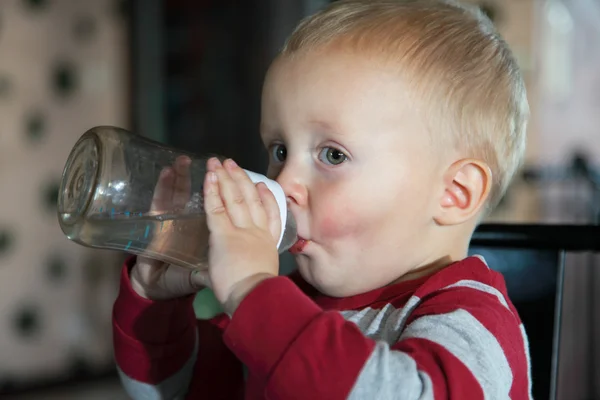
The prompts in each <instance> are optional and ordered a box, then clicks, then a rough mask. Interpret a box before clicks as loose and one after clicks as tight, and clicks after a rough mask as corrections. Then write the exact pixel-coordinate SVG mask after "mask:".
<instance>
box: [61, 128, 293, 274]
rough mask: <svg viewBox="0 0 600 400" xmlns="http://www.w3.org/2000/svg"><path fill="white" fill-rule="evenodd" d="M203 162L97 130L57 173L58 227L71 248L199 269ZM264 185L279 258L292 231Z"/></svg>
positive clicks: (278, 193)
mask: <svg viewBox="0 0 600 400" xmlns="http://www.w3.org/2000/svg"><path fill="white" fill-rule="evenodd" d="M208 158H209V157H208V156H198V155H194V154H190V153H185V152H182V151H179V150H176V149H173V148H170V147H167V146H164V145H162V144H160V143H158V142H155V141H152V140H150V139H147V138H145V137H143V136H140V135H136V134H134V133H132V132H129V131H127V130H124V129H120V128H116V127H111V126H99V127H95V128H92V129H90V130H88V131H87V132H85V133H84V134H83V135H82V136H81V138H80V139H79V140H78V141H77V142H76V143H75V145H74V147H73V149H72V150H71V153H70V155H69V157H68V159H67V162H66V165H65V167H64V170H63V175H62V180H61V185H60V191H59V198H58V220H59V224H60V226H61V229H62V231H63V232H64V234H65V235H66V236H67V237H68V238H69V239H70V240H72V241H74V242H76V243H79V244H81V245H84V246H87V247H93V248H101V249H110V250H120V251H125V252H128V253H132V254H138V255H144V256H148V257H151V258H155V259H158V260H161V261H164V262H168V263H171V264H176V265H179V266H182V267H186V268H191V269H203V268H206V261H207V256H208V236H209V232H208V227H207V225H206V215H205V212H204V206H203V188H202V186H203V183H204V177H205V174H206V172H207V171H206V162H207V160H208ZM246 173H247V174H248V175H249V177H250V178H251V180H252V181H253V182H254V183H257V182H264V183H265V184H266V185H267V187H268V188H269V189H270V190H271V191H272V192H273V194H274V196H275V199H276V200H277V203H278V205H279V211H280V216H281V223H282V229H281V235H280V237H279V241H278V249H279V252H280V253H282V252H284V251H286V250H287V249H289V248H290V247H291V246H292V245H293V244H294V242H295V241H296V238H297V237H296V223H295V221H294V218H293V216H292V214H291V213H290V212H288V209H287V201H286V197H285V195H284V193H283V190H282V188H281V186H279V184H277V182H275V181H273V180H270V179H267V178H266V177H265V176H263V175H260V174H257V173H254V172H251V171H246Z"/></svg>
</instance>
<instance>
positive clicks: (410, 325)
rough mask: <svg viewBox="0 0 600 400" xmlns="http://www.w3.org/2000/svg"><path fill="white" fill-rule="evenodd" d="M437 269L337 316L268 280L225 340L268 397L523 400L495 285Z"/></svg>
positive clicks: (508, 309) (518, 351) (522, 349)
mask: <svg viewBox="0 0 600 400" xmlns="http://www.w3.org/2000/svg"><path fill="white" fill-rule="evenodd" d="M441 276H442V278H441V279H437V281H436V280H433V283H432V284H429V285H426V286H428V288H427V290H423V291H421V296H419V291H417V292H416V293H415V296H413V297H412V298H411V299H410V300H409V301H408V303H406V304H402V305H401V306H400V305H397V307H396V306H395V305H394V302H393V301H391V302H390V303H389V304H386V305H385V306H384V307H383V308H381V309H373V308H369V307H367V308H364V309H361V310H354V311H352V312H342V313H340V312H336V311H325V310H323V309H321V308H320V307H318V306H317V305H316V304H315V303H314V302H313V301H312V300H311V299H309V298H308V297H306V295H304V294H303V293H302V292H301V291H300V290H298V288H297V287H296V286H295V285H294V284H293V283H292V282H291V281H289V280H288V279H287V278H284V277H278V278H273V279H270V280H268V281H265V282H263V283H262V284H261V285H259V286H258V287H257V288H256V289H255V290H254V291H253V292H252V293H250V294H249V295H248V297H247V298H246V299H245V300H244V301H243V302H242V304H241V305H240V307H239V308H238V310H237V311H236V314H235V315H234V318H233V320H232V322H231V324H230V325H229V327H228V328H227V329H226V331H225V342H226V343H227V344H228V346H229V347H230V348H231V349H232V351H233V352H234V353H235V354H236V356H237V357H238V358H239V359H240V360H241V361H242V362H244V363H245V364H246V365H247V366H248V368H250V370H251V371H252V372H253V373H254V374H255V375H256V376H259V377H261V378H262V379H264V381H265V382H266V395H267V397H272V398H327V399H345V398H351V399H364V398H377V399H387V398H389V399H392V398H393V399H433V398H435V399H444V398H460V399H479V398H512V399H529V398H530V377H529V361H528V356H527V353H528V349H527V339H526V336H525V334H524V330H523V327H522V324H521V322H520V320H519V318H518V316H517V314H516V312H515V310H514V307H512V305H511V304H510V303H509V302H508V301H507V299H506V296H505V294H504V291H503V289H502V284H499V285H495V284H494V283H495V282H485V283H484V282H481V281H480V280H477V279H476V278H475V277H471V276H469V274H465V277H464V278H465V279H458V280H457V279H454V278H455V276H452V278H451V279H450V278H449V279H446V281H444V279H443V276H444V274H441ZM448 276H450V275H448ZM432 286H434V287H433V288H432ZM496 286H498V287H496ZM499 288H500V289H499ZM273 299H277V301H273Z"/></svg>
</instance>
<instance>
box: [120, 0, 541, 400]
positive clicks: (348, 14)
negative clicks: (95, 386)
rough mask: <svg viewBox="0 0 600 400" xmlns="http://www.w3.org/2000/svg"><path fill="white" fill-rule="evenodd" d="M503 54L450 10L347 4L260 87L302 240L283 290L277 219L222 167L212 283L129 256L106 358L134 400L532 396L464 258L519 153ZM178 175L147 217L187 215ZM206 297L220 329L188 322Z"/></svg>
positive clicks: (494, 301)
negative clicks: (207, 294)
mask: <svg viewBox="0 0 600 400" xmlns="http://www.w3.org/2000/svg"><path fill="white" fill-rule="evenodd" d="M527 117H528V106H527V100H526V96H525V90H524V85H523V82H522V79H521V77H520V74H519V71H518V68H517V65H516V62H515V60H514V59H513V57H512V55H511V53H510V51H509V49H508V47H507V45H506V44H505V43H504V42H503V41H502V40H501V39H500V38H499V37H498V35H497V34H496V33H495V31H494V30H493V28H492V25H491V22H490V21H489V20H487V19H486V18H485V17H483V16H482V15H481V14H479V13H477V12H475V11H472V10H470V9H466V8H463V7H462V6H458V5H456V4H454V3H451V2H448V1H443V0H414V1H410V0H404V1H401V0H353V1H343V0H342V1H337V2H335V3H333V4H332V5H331V6H329V7H328V8H327V9H325V10H324V11H322V12H320V13H318V14H316V15H314V16H312V17H311V18H308V19H307V20H305V21H303V22H302V23H301V24H300V25H299V27H298V28H297V29H296V31H295V32H294V33H293V34H292V36H291V38H290V39H289V40H288V42H287V44H286V46H285V48H284V49H283V50H282V52H281V54H280V55H279V56H278V58H277V59H276V60H275V62H274V63H273V65H272V66H271V68H270V70H269V72H268V74H267V77H266V80H265V84H264V92H263V101H262V118H261V136H262V139H263V141H264V143H265V146H266V147H267V148H268V149H269V152H270V157H271V160H270V165H269V171H268V175H269V176H270V177H272V178H276V179H277V181H278V182H279V183H280V184H281V186H282V187H283V189H284V191H285V193H286V195H287V197H288V200H289V204H290V205H289V207H290V210H291V212H292V213H293V215H294V217H295V219H296V222H297V225H298V234H299V236H300V238H299V240H298V243H296V245H295V246H294V247H293V248H292V249H291V251H292V253H294V254H295V255H296V261H297V264H298V270H299V273H298V274H294V275H293V276H292V277H284V276H278V272H279V265H278V257H277V250H276V242H275V239H274V238H276V237H278V235H279V230H278V229H279V228H278V226H279V220H278V212H277V205H276V203H275V202H274V199H273V196H272V195H271V194H270V193H269V191H268V190H267V189H265V187H264V185H262V184H259V185H257V186H254V185H253V184H252V183H251V182H250V181H249V180H248V178H247V177H246V175H245V174H244V173H243V171H242V170H241V169H240V168H239V167H237V166H236V165H235V163H234V162H232V161H231V160H227V161H225V162H224V163H223V164H221V162H220V161H218V160H216V159H212V160H210V161H209V163H208V169H209V171H210V172H209V173H208V174H207V177H206V181H205V209H206V211H207V215H208V217H207V218H208V226H209V229H210V234H211V251H210V254H209V266H208V270H207V271H206V272H200V273H191V274H190V273H189V272H187V271H184V270H182V269H179V268H177V267H174V266H169V265H163V264H160V263H158V262H156V261H153V260H148V259H144V258H141V257H140V258H138V260H137V261H136V260H134V259H132V260H130V261H129V262H128V263H127V264H126V266H125V268H124V269H123V274H122V284H121V291H120V294H119V297H118V299H117V301H116V303H115V309H114V335H115V336H114V341H115V356H116V361H117V364H118V366H119V368H120V372H121V377H122V381H123V383H124V385H125V386H126V388H127V390H128V392H129V393H130V394H131V395H132V397H134V398H140V399H141V398H144V399H150V398H156V399H158V398H161V399H176V398H177V399H183V398H190V399H191V398H207V399H215V398H223V399H236V398H252V399H262V398H270V399H327V400H330V399H343V398H352V399H432V398H436V399H444V398H449V399H479V398H489V399H504V398H512V399H525V398H530V376H529V360H528V349H527V338H526V335H525V332H524V329H523V326H522V324H521V322H520V320H519V317H518V315H517V312H516V310H515V308H514V307H513V305H512V304H511V302H510V300H509V299H508V297H507V294H506V288H505V285H504V281H503V279H502V277H501V275H499V274H498V273H496V272H494V271H492V270H490V269H489V268H488V267H487V266H486V265H485V262H484V261H483V260H482V259H481V258H478V257H467V249H468V245H469V241H470V238H471V235H472V232H473V230H474V229H475V226H476V225H477V223H478V221H479V220H480V219H481V218H482V216H483V215H484V214H485V213H486V212H488V211H489V210H490V209H491V208H492V207H493V206H494V205H495V204H496V203H497V202H498V199H499V198H500V197H501V196H502V194H503V192H504V190H505V189H506V187H507V185H508V184H509V182H510V180H511V178H512V176H513V175H514V173H515V170H516V169H517V167H518V165H519V163H520V160H521V158H522V155H523V150H524V144H525V129H526V120H527ZM187 162H188V161H187V160H186V159H180V160H178V161H177V162H176V164H175V165H174V167H173V168H172V169H171V170H167V171H165V173H164V174H163V178H162V180H161V182H159V185H158V186H157V194H156V196H155V200H156V201H155V206H156V207H157V208H160V205H161V204H166V203H169V202H177V201H181V199H183V201H185V197H186V196H187V195H188V193H187V192H186V190H185V187H186V184H185V183H186V182H187V179H189V177H188V176H187V175H186V171H187V169H186V168H187ZM203 286H208V287H210V288H211V289H212V290H213V291H214V294H215V297H216V298H217V299H218V300H219V302H220V303H221V305H222V306H223V309H224V310H225V314H222V315H218V316H217V317H215V318H213V319H211V320H207V321H203V320H200V321H197V320H196V318H195V315H194V311H193V308H192V301H193V293H195V292H196V291H198V290H199V289H201V288H202V287H203Z"/></svg>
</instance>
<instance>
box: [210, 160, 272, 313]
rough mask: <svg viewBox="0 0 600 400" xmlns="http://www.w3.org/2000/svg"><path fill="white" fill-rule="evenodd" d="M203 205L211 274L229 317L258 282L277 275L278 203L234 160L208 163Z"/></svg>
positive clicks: (211, 281) (211, 282) (264, 186)
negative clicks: (223, 163)
mask: <svg viewBox="0 0 600 400" xmlns="http://www.w3.org/2000/svg"><path fill="white" fill-rule="evenodd" d="M208 170H209V171H210V172H209V173H208V174H207V176H206V180H205V182H204V208H205V210H206V214H207V222H208V227H209V230H210V251H209V276H210V285H211V287H212V289H213V291H214V293H215V296H216V298H217V300H219V302H220V303H221V304H222V305H223V309H224V310H225V312H227V314H229V315H230V316H231V315H233V313H234V311H235V309H236V308H237V306H238V305H239V303H240V302H241V301H242V299H243V298H244V297H245V296H246V294H248V293H249V292H250V291H251V290H252V289H253V288H254V287H255V286H256V285H258V283H260V282H261V281H262V280H264V279H267V278H270V277H273V276H276V275H278V274H279V255H278V252H277V240H278V239H279V235H280V232H281V222H280V216H279V207H278V205H277V202H276V200H275V197H274V196H273V194H272V193H271V191H270V190H269V189H268V188H267V187H266V185H264V184H262V183H261V184H258V185H254V183H252V181H251V180H250V178H249V177H248V175H247V174H246V173H245V172H244V171H243V170H242V169H241V168H240V167H238V166H237V165H236V164H235V163H234V162H233V161H231V160H228V161H226V162H225V167H223V166H222V165H221V162H220V161H219V160H217V159H211V160H209V163H208Z"/></svg>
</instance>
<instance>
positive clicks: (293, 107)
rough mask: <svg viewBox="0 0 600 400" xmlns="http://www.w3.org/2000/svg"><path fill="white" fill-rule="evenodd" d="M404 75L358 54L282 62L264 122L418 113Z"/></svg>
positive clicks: (268, 90) (270, 82)
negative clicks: (302, 116)
mask: <svg viewBox="0 0 600 400" xmlns="http://www.w3.org/2000/svg"><path fill="white" fill-rule="evenodd" d="M401 75H402V74H401V73H400V71H398V67H395V66H393V65H391V64H389V63H386V62H383V61H382V60H380V59H377V58H376V57H371V56H367V55H362V54H358V53H356V52H353V51H345V50H340V49H331V48H324V49H321V50H314V51H310V52H306V53H302V54H297V55H295V56H294V57H289V56H283V57H279V58H278V59H277V60H276V61H275V62H274V63H273V65H272V66H271V68H270V69H269V72H268V74H267V76H266V79H265V85H264V88H263V104H262V114H263V120H264V119H267V120H269V119H272V118H275V117H278V118H282V117H283V118H287V117H293V115H292V114H296V116H298V114H302V113H306V114H309V115H310V114H319V115H327V116H328V117H331V118H336V117H341V116H342V114H348V113H350V114H358V113H359V112H360V114H361V115H364V114H365V113H371V114H373V115H374V116H375V115H380V114H382V113H383V112H385V111H389V112H393V113H394V114H395V115H396V116H399V115H402V114H410V113H414V110H412V109H413V108H414V106H415V105H416V103H415V99H414V96H412V91H411V90H409V88H408V85H407V84H406V83H405V82H406V80H405V79H404V78H402V76H401Z"/></svg>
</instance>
